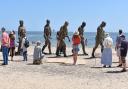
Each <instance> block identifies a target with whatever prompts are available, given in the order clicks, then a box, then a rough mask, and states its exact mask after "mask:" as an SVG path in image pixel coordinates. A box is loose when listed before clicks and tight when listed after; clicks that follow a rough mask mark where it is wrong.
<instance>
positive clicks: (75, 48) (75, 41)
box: [72, 32, 81, 65]
mask: <svg viewBox="0 0 128 89" xmlns="http://www.w3.org/2000/svg"><path fill="white" fill-rule="evenodd" d="M72 43H73V50H72V52H73V61H74V62H73V65H75V64H76V61H77V55H78V51H79V47H78V45H79V44H80V43H81V38H80V36H79V32H75V33H74V35H73V37H72Z"/></svg>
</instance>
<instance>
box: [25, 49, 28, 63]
mask: <svg viewBox="0 0 128 89" xmlns="http://www.w3.org/2000/svg"><path fill="white" fill-rule="evenodd" d="M25 59H26V61H27V60H28V58H27V51H25Z"/></svg>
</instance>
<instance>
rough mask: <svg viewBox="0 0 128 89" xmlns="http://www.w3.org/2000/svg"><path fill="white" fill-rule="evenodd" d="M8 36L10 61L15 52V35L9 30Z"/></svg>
mask: <svg viewBox="0 0 128 89" xmlns="http://www.w3.org/2000/svg"><path fill="white" fill-rule="evenodd" d="M9 38H10V55H11V61H13V56H14V54H15V36H14V33H13V32H11V33H10V34H9Z"/></svg>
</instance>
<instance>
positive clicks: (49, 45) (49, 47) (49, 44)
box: [48, 40, 52, 54]
mask: <svg viewBox="0 0 128 89" xmlns="http://www.w3.org/2000/svg"><path fill="white" fill-rule="evenodd" d="M48 49H49V54H51V53H52V52H51V42H50V40H49V41H48Z"/></svg>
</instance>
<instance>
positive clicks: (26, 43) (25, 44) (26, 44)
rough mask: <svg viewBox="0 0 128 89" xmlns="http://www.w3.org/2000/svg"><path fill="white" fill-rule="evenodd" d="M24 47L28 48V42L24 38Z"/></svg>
mask: <svg viewBox="0 0 128 89" xmlns="http://www.w3.org/2000/svg"><path fill="white" fill-rule="evenodd" d="M24 46H25V47H26V48H28V47H29V41H28V39H27V38H25V42H24Z"/></svg>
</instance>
